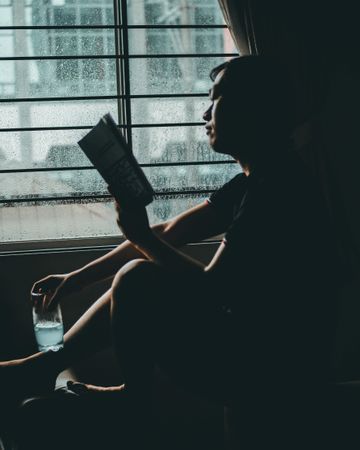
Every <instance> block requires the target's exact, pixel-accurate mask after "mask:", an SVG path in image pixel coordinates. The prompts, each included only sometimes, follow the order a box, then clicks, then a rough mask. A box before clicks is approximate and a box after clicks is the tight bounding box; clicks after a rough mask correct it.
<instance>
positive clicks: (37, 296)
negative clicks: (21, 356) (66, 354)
mask: <svg viewBox="0 0 360 450" xmlns="http://www.w3.org/2000/svg"><path fill="white" fill-rule="evenodd" d="M44 295H45V294H43V293H41V292H32V293H31V299H32V304H33V322H34V331H35V338H36V342H37V344H38V348H39V350H40V351H41V352H47V351H49V350H51V351H53V352H57V351H58V350H60V349H62V348H63V347H64V326H63V321H62V314H61V308H60V305H59V304H58V305H57V306H56V307H55V308H53V309H51V310H48V309H45V308H43V299H44Z"/></svg>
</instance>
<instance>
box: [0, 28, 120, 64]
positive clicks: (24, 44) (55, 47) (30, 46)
mask: <svg viewBox="0 0 360 450" xmlns="http://www.w3.org/2000/svg"><path fill="white" fill-rule="evenodd" d="M5 32H6V33H5ZM0 37H1V39H2V40H5V38H6V42H4V41H3V42H1V43H0V57H5V56H6V57H13V56H16V57H20V56H21V57H24V56H33V57H34V58H36V57H39V56H41V57H45V56H77V55H79V56H86V55H92V56H93V55H99V56H102V55H114V54H115V43H114V30H106V29H105V30H104V29H91V30H86V29H50V30H46V29H39V30H22V29H20V30H2V31H0Z"/></svg>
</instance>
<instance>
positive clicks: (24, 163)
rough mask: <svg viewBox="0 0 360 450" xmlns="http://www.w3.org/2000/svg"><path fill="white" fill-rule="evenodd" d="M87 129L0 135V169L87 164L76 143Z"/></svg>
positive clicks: (87, 161) (19, 132) (20, 132)
mask: <svg viewBox="0 0 360 450" xmlns="http://www.w3.org/2000/svg"><path fill="white" fill-rule="evenodd" d="M88 131H89V130H87V129H85V130H52V131H16V132H6V133H1V132H0V164H1V168H2V169H6V170H20V169H32V168H36V167H38V168H39V167H40V168H41V167H79V166H89V165H91V164H90V162H89V160H88V159H87V157H86V156H85V154H84V152H83V151H82V150H81V149H80V147H79V146H78V145H77V142H78V141H79V140H80V139H81V138H82V137H83V136H85V134H86V133H87V132H88Z"/></svg>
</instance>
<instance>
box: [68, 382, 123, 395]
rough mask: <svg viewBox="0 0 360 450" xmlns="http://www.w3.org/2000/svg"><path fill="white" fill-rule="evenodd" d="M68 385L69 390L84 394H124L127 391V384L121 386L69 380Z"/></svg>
mask: <svg viewBox="0 0 360 450" xmlns="http://www.w3.org/2000/svg"><path fill="white" fill-rule="evenodd" d="M67 387H68V389H69V390H71V391H73V392H75V393H76V394H79V395H83V394H85V395H86V394H89V395H92V394H93V395H101V396H103V395H111V396H113V395H119V396H121V395H123V394H124V392H125V385H124V384H122V385H120V386H106V387H105V386H96V385H95V384H88V383H78V382H75V381H68V382H67Z"/></svg>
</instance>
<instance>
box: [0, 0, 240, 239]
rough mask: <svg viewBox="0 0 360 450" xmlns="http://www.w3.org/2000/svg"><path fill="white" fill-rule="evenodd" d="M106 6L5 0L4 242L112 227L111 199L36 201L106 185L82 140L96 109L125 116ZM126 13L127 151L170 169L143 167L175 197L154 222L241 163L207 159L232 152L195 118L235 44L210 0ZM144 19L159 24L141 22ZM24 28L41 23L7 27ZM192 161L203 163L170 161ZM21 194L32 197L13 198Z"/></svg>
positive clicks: (156, 207) (1, 14) (163, 3)
mask: <svg viewBox="0 0 360 450" xmlns="http://www.w3.org/2000/svg"><path fill="white" fill-rule="evenodd" d="M113 5H114V2H113V0H91V1H90V0H16V1H15V0H0V58H3V59H2V60H1V61H0V99H1V102H0V129H1V131H0V170H2V171H3V173H1V174H0V188H1V197H0V200H1V203H0V239H1V240H2V241H22V240H33V239H35V240H39V239H57V238H64V239H65V238H75V237H76V238H78V237H91V236H108V235H113V234H118V232H119V231H118V229H117V226H116V222H115V218H114V212H113V206H112V202H111V201H100V200H99V199H96V198H94V199H93V200H92V201H88V200H87V201H85V200H80V199H78V200H73V201H71V202H69V201H62V202H61V201H56V202H41V201H40V198H41V197H47V198H49V197H51V198H53V197H59V196H63V197H64V196H65V197H69V196H70V197H71V196H81V195H94V196H96V195H100V194H101V195H102V194H104V193H106V192H107V191H106V186H105V185H104V182H103V181H102V180H101V178H100V177H99V176H98V174H97V172H96V171H95V170H93V169H89V165H90V164H89V161H88V160H87V159H86V157H85V156H84V155H83V153H82V152H81V151H80V149H79V147H78V146H77V141H78V140H79V139H81V137H82V136H83V135H84V134H85V133H86V132H87V131H88V130H89V128H91V127H92V126H94V125H95V124H96V122H97V121H98V120H99V118H100V116H102V115H103V114H105V113H107V112H111V114H112V115H113V117H114V118H115V119H116V120H121V117H122V116H121V114H120V112H119V102H118V99H117V97H118V96H119V94H122V92H121V89H120V88H121V85H122V83H121V80H120V78H119V71H118V70H117V69H118V67H117V65H118V63H119V61H120V59H117V58H116V46H115V42H116V40H115V36H116V30H115V29H114V24H115V20H114V10H113ZM127 15H128V24H129V26H130V29H129V33H128V39H129V40H128V44H129V45H128V47H129V59H128V62H129V74H130V78H129V89H130V98H129V104H128V106H129V107H130V112H131V114H130V120H131V122H132V127H131V135H132V145H133V151H134V154H135V155H136V157H137V158H138V160H139V161H140V163H142V164H145V165H146V164H150V165H152V164H168V166H166V167H157V168H152V167H146V168H144V170H145V172H146V174H147V175H148V176H149V179H150V181H151V183H152V184H153V186H154V189H155V190H156V191H158V192H173V191H180V192H182V193H181V194H179V195H172V196H170V197H169V196H166V197H161V198H158V199H157V200H156V201H155V202H154V203H153V204H152V205H150V206H149V208H148V209H149V215H150V219H151V221H152V222H153V223H154V222H159V221H161V220H165V219H167V218H169V217H171V216H172V215H175V214H177V213H179V212H181V211H183V210H185V209H186V208H188V207H189V206H192V205H194V204H196V203H198V202H200V201H202V200H203V199H204V198H205V197H206V196H207V195H208V194H206V193H204V194H199V195H193V194H191V195H190V194H187V195H186V194H184V192H185V191H187V190H188V191H189V190H190V191H194V190H201V189H206V190H213V189H215V188H217V187H219V186H221V185H222V184H223V183H224V182H225V181H227V180H228V179H229V178H231V177H232V176H233V175H234V174H235V173H236V172H237V170H238V169H237V165H236V164H232V163H231V164H206V163H209V162H214V161H219V160H221V161H224V160H229V158H228V157H226V156H223V155H217V154H215V153H214V152H212V150H211V149H210V148H209V146H208V143H207V136H206V134H205V130H204V124H203V119H202V115H203V112H204V110H205V109H206V108H207V106H208V102H209V101H208V99H207V92H208V90H209V88H210V85H211V83H210V79H209V76H208V75H209V72H210V70H211V68H213V67H214V66H216V65H218V64H220V63H222V62H223V61H225V60H226V59H228V58H229V57H230V56H229V55H230V54H231V53H234V52H235V49H234V45H233V43H232V40H231V38H230V36H229V33H228V31H227V29H226V28H224V27H223V25H224V22H223V19H222V14H221V11H220V8H219V5H218V1H217V0H181V1H179V0H157V1H154V0H151V1H150V0H144V1H130V2H127ZM135 25H136V26H137V28H136V29H134V28H131V26H135ZM147 25H153V26H155V27H154V28H146V27H143V28H142V26H147ZM157 25H159V26H161V27H160V28H156V26H157ZM167 25H171V27H170V28H169V27H168V28H166V26H167ZM174 25H175V26H176V25H190V26H192V27H190V28H174V27H173V26H174ZM209 25H211V26H214V25H215V26H217V27H213V28H208V26H209ZM19 26H36V27H38V28H36V29H30V28H29V29H19V28H17V29H11V27H19ZM164 26H165V28H164ZM1 27H3V28H1ZM4 27H7V28H4ZM46 27H49V28H46ZM118 32H120V31H119V30H118ZM186 55H192V56H191V57H189V56H186ZM117 56H118V57H119V58H123V57H124V55H123V54H119V55H117ZM174 94H176V95H177V96H178V97H175V98H174V97H172V96H173V95H174ZM194 95H195V96H194ZM196 95H200V96H196ZM132 96H145V97H146V96H151V97H150V98H133V97H132ZM186 123H189V125H188V126H184V124H186ZM166 124H168V125H167V126H166ZM196 124H197V125H196ZM122 125H126V124H122ZM164 125H165V126H164ZM62 128H63V129H62ZM76 128H78V129H76ZM192 162H197V163H199V162H200V163H204V164H203V165H199V164H198V165H196V164H192V165H189V166H188V165H183V166H181V165H177V164H179V163H192ZM229 162H230V161H229ZM61 168H62V169H65V170H50V171H43V170H41V169H61ZM24 169H25V170H26V172H25V173H23V172H19V173H16V172H15V173H14V171H17V170H24ZM4 171H5V172H4ZM25 197H26V198H30V199H31V198H33V199H34V201H35V200H36V201H35V203H16V202H13V203H11V200H19V199H22V198H25Z"/></svg>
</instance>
